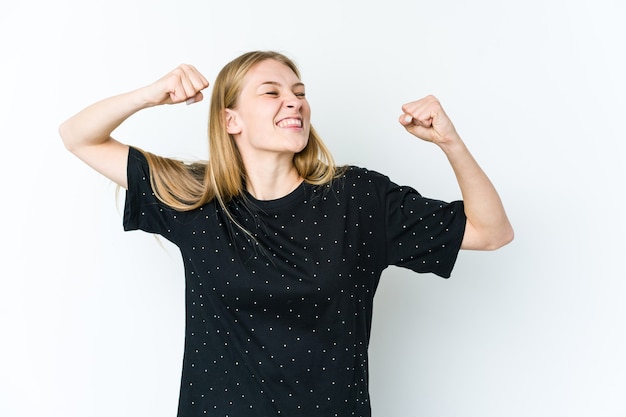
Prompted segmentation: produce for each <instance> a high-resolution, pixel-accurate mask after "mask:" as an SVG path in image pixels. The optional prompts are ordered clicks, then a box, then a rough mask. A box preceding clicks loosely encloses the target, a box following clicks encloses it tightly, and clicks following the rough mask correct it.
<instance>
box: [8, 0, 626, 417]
mask: <svg viewBox="0 0 626 417" xmlns="http://www.w3.org/2000/svg"><path fill="white" fill-rule="evenodd" d="M625 4H626V3H624V2H622V1H618V0H615V1H608V0H597V1H589V2H585V1H580V0H573V1H568V2H564V1H558V2H557V1H550V0H547V1H546V0H526V1H523V2H500V1H496V0H476V1H471V2H470V1H468V2H464V1H461V0H453V1H429V2H425V1H418V0H413V1H400V0H385V1H379V2H376V3H372V4H370V3H367V2H363V1H362V0H360V1H344V2H341V1H332V2H331V1H328V2H326V1H319V0H318V1H311V2H294V1H276V0H265V1H252V0H249V1H237V0H228V1H220V2H212V1H208V0H204V1H200V0H198V1H192V0H176V1H161V0H140V1H130V0H106V1H105V0H101V1H94V0H89V1H85V0H80V1H79V0H65V1H44V0H39V1H30V2H28V1H25V2H16V1H14V2H10V3H9V2H4V3H2V6H0V71H1V72H0V82H1V83H2V93H3V94H2V99H1V100H0V106H1V109H0V110H1V111H0V129H1V137H2V145H1V148H0V149H2V152H1V155H2V161H1V162H0V170H1V171H0V175H1V178H2V186H1V192H2V204H1V208H0V210H2V212H1V213H2V218H1V220H2V228H1V229H0V230H1V236H2V243H3V245H2V248H1V249H0V254H1V257H2V258H1V262H0V274H1V279H0V337H1V341H0V416H2V417H26V416H28V417H34V416H46V417H61V416H62V417H79V416H80V417H85V416H98V417H100V416H112V415H115V416H132V417H137V416H151V417H157V416H168V417H171V416H175V412H176V406H177V399H178V384H179V378H180V369H181V361H182V351H183V324H184V323H183V319H184V313H183V307H184V304H183V302H184V300H183V295H184V293H183V271H182V264H181V262H180V260H179V254H178V252H177V250H176V249H175V248H173V247H171V246H168V244H167V242H166V241H164V240H162V241H161V243H159V241H157V240H156V239H155V238H154V237H152V236H150V235H147V234H144V233H142V232H131V233H124V232H123V231H122V226H121V223H122V217H121V210H122V203H123V194H121V195H120V197H119V200H118V202H117V204H116V197H115V187H114V186H113V185H111V184H110V183H109V182H108V181H107V180H106V179H104V178H102V177H100V176H99V175H98V174H96V173H94V172H92V171H91V170H90V169H89V168H88V167H87V166H85V165H83V164H82V163H81V162H80V161H78V160H77V159H76V158H75V157H73V156H72V155H71V154H70V153H69V152H67V151H66V150H65V149H64V148H63V146H62V143H61V140H60V138H59V136H58V133H57V128H58V126H59V124H60V123H61V122H62V121H63V120H65V119H66V118H67V117H69V116H71V115H72V114H73V113H75V112H77V111H78V110H80V109H81V108H83V107H84V106H86V105H88V104H90V103H92V102H94V101H96V100H99V99H101V98H104V97H107V96H110V95H113V94H117V93H121V92H124V91H127V90H130V89H133V88H136V87H140V86H142V85H144V84H147V83H149V82H152V81H153V80H155V79H157V78H158V77H160V76H162V75H164V74H165V73H166V72H168V71H169V70H171V69H173V68H174V67H175V66H177V65H178V64H179V63H182V62H186V63H191V64H194V65H195V66H196V67H198V68H199V69H200V70H201V71H202V72H203V73H204V74H205V75H206V76H207V78H208V79H210V80H213V79H214V77H215V75H216V74H217V72H218V70H219V69H220V68H221V67H222V66H223V65H224V64H225V63H226V62H227V61H229V60H230V59H232V58H234V57H235V56H237V55H239V54H240V53H242V52H245V51H248V50H251V49H276V50H279V51H282V52H284V53H286V54H288V55H289V56H291V57H292V58H293V59H294V60H295V61H296V62H297V63H298V64H299V66H300V68H301V70H302V75H303V79H304V81H305V83H306V84H307V95H308V98H309V101H310V103H311V106H312V108H313V124H314V126H316V128H317V129H318V131H319V133H320V134H321V135H322V137H323V138H324V140H325V141H326V143H327V144H328V146H329V147H330V149H331V150H332V151H333V153H334V155H335V157H336V159H337V161H338V162H340V163H352V164H357V165H362V166H365V167H368V168H370V169H375V170H378V171H381V172H383V173H385V174H387V175H389V176H390V177H391V178H392V179H393V180H395V181H396V182H399V183H403V184H410V185H413V186H415V187H416V188H417V189H418V190H419V191H420V192H422V194H424V195H427V196H429V197H434V198H440V199H445V200H452V199H457V198H459V197H460V194H459V191H458V188H457V186H456V183H455V181H454V177H453V174H452V171H451V169H450V167H449V166H448V165H447V161H446V160H445V157H444V155H443V153H441V152H440V151H439V149H437V148H436V147H434V146H432V145H430V144H427V143H424V142H421V141H419V140H417V139H415V138H413V137H412V136H410V135H409V134H407V133H406V132H405V131H404V129H403V128H402V127H401V126H400V125H399V124H398V122H397V118H398V116H399V115H400V106H401V105H402V104H403V103H405V102H408V101H412V100H415V99H418V98H420V97H422V96H424V95H426V94H434V95H436V96H438V97H439V98H440V100H441V101H442V103H443V105H444V108H445V109H446V111H447V112H448V114H449V115H450V117H451V118H452V120H453V121H454V123H455V125H456V127H457V130H458V131H459V132H460V133H461V136H462V137H463V138H464V140H465V141H466V143H467V144H468V146H469V147H470V149H471V150H472V152H473V154H474V156H475V157H476V159H477V160H478V161H479V162H480V163H481V165H482V167H483V168H484V169H485V171H486V172H487V173H488V175H489V176H490V178H491V179H492V181H493V182H494V183H495V185H496V187H497V188H498V190H499V191H500V194H501V196H502V199H503V200H504V203H505V206H506V208H507V210H508V213H509V216H510V218H511V221H512V223H513V225H514V227H515V230H516V239H515V241H514V242H513V243H512V244H510V245H509V246H507V247H505V248H503V249H501V250H499V251H496V252H462V253H461V254H460V256H459V260H458V263H457V266H456V269H455V271H454V273H453V276H452V278H451V279H450V280H444V279H441V278H438V277H435V276H432V275H418V274H415V273H412V272H410V271H406V270H401V269H398V268H390V269H388V270H387V271H386V272H385V273H384V275H383V278H382V282H381V286H380V288H379V292H378V294H377V296H376V306H375V307H376V308H375V315H374V316H375V318H374V326H373V333H372V343H371V347H370V353H371V395H372V406H373V411H374V416H375V417H391V416H438V417H461V416H463V417H474V416H476V417H479V416H480V417H491V416H493V417H496V416H497V417H501V416H508V417H517V416H519V417H522V416H523V417H528V416H533V417H539V416H546V417H548V416H549V417H554V416H568V417H573V416H576V417H578V416H580V417H583V416H585V417H586V416H594V417H604V416H606V417H624V416H626V359H625V355H626V334H625V332H626V330H625V329H626V303H625V299H626V283H625V281H626V280H625V278H626V273H625V272H624V266H623V258H624V256H626V253H625V251H624V249H626V245H625V243H624V233H625V232H626V225H625V215H624V197H623V194H624V190H625V182H626V181H625V179H626V175H625V174H624V161H625V157H626V155H625V154H626V146H625V145H624V141H625V139H626V135H625V133H624V129H623V123H624V120H625V116H626V101H625V94H626V88H625V87H626V86H625V81H624V80H625V76H624V74H626V65H625V64H624V55H625V51H626V47H625V45H624V43H625V40H626V31H625V30H624V29H623V26H622V25H623V22H624V20H625V18H626V6H625ZM207 109H208V100H207V101H205V102H202V103H199V104H196V105H194V106H184V105H183V106H167V107H163V108H157V109H150V110H147V111H145V112H142V113H139V114H137V115H135V116H134V117H133V118H132V119H130V120H128V122H127V123H126V124H124V125H123V126H122V127H121V128H120V129H119V130H118V131H117V132H116V137H118V138H119V139H121V140H123V141H125V142H128V143H131V144H134V145H138V146H141V147H144V148H146V149H149V150H151V151H153V152H156V153H159V154H163V155H169V156H176V157H183V158H188V157H189V158H196V157H197V158H205V157H206V122H207Z"/></svg>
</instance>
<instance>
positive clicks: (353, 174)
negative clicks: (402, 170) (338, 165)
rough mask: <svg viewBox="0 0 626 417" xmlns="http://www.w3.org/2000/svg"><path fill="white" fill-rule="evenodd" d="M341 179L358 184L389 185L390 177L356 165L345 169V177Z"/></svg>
mask: <svg viewBox="0 0 626 417" xmlns="http://www.w3.org/2000/svg"><path fill="white" fill-rule="evenodd" d="M340 178H344V179H345V180H348V181H357V182H383V183H388V182H389V181H390V180H389V177H388V176H386V175H385V174H382V173H380V172H378V171H374V170H371V169H368V168H365V167H361V166H356V165H347V166H345V168H344V171H343V175H342V176H341V177H340Z"/></svg>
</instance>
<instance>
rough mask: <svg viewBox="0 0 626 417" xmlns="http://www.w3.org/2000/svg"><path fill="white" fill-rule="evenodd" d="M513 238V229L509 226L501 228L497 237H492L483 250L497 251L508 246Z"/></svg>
mask: <svg viewBox="0 0 626 417" xmlns="http://www.w3.org/2000/svg"><path fill="white" fill-rule="evenodd" d="M514 238H515V232H514V231H513V227H512V226H511V225H510V224H509V225H507V227H503V228H502V230H500V232H499V233H498V234H497V235H494V236H492V238H491V239H489V242H487V243H486V245H485V249H484V250H497V249H500V248H501V247H503V246H506V245H508V244H509V243H511V242H512V241H513V239H514Z"/></svg>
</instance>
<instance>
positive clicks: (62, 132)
mask: <svg viewBox="0 0 626 417" xmlns="http://www.w3.org/2000/svg"><path fill="white" fill-rule="evenodd" d="M58 132H59V136H60V137H61V140H62V141H63V146H65V149H67V150H68V151H70V152H72V153H73V152H74V148H75V146H74V144H73V142H72V141H71V140H70V137H71V134H70V128H69V126H68V122H67V121H65V122H63V123H61V125H60V126H59V130H58Z"/></svg>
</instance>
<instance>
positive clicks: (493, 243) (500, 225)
mask: <svg viewBox="0 0 626 417" xmlns="http://www.w3.org/2000/svg"><path fill="white" fill-rule="evenodd" d="M402 111H403V113H404V114H403V115H402V116H400V123H401V124H402V125H403V126H404V127H405V128H406V130H407V131H408V132H409V133H411V134H412V135H414V136H416V137H418V138H420V139H422V140H425V141H428V142H432V143H434V144H436V145H438V146H439V147H440V148H441V149H442V150H443V152H444V153H445V154H446V156H447V158H448V161H450V165H451V166H452V169H453V170H454V174H455V175H456V179H457V182H458V183H459V187H460V188H461V193H462V195H463V201H464V205H465V214H466V216H467V224H466V227H465V235H464V236H463V242H462V244H461V249H473V250H495V249H498V248H500V247H502V246H504V245H506V244H507V243H509V242H511V241H512V240H513V227H512V226H511V223H510V222H509V219H508V217H507V215H506V212H505V210H504V206H503V205H502V201H501V200H500V196H499V195H498V192H497V191H496V189H495V187H494V186H493V184H492V183H491V181H490V180H489V178H488V177H487V175H486V174H485V172H484V171H483V170H482V168H481V167H480V166H479V165H478V163H477V162H476V160H475V159H474V157H473V156H472V154H471V153H470V151H469V149H468V148H467V147H466V146H465V143H463V141H462V140H461V137H460V136H459V135H458V133H457V132H456V129H455V128H454V125H453V124H452V122H451V120H450V118H449V117H448V116H447V115H446V113H445V111H444V110H443V108H442V106H441V104H440V103H439V100H437V98H435V97H433V96H427V97H424V98H422V99H420V100H417V101H413V102H411V103H407V104H405V105H403V106H402Z"/></svg>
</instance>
